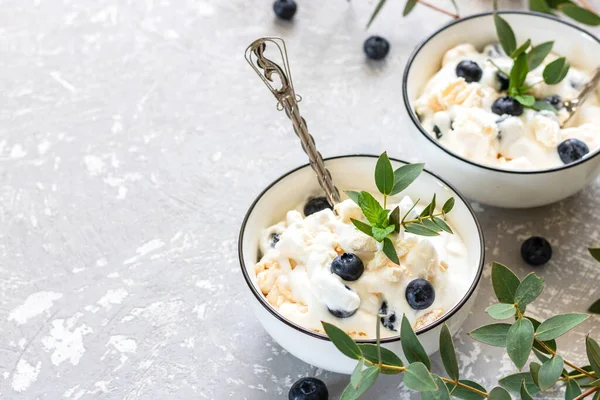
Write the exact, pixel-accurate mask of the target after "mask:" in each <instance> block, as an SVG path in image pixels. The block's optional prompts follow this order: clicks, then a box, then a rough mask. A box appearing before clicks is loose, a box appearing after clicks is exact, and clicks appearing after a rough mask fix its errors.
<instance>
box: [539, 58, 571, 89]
mask: <svg viewBox="0 0 600 400" xmlns="http://www.w3.org/2000/svg"><path fill="white" fill-rule="evenodd" d="M569 67H570V64H569V63H568V62H567V59H566V58H565V57H560V58H557V59H556V60H554V61H552V62H551V63H550V64H548V65H546V68H544V72H543V73H542V77H543V78H544V82H546V83H547V84H548V85H556V84H557V83H559V82H560V81H562V80H563V79H564V78H565V76H566V75H567V72H569Z"/></svg>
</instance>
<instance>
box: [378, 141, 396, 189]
mask: <svg viewBox="0 0 600 400" xmlns="http://www.w3.org/2000/svg"><path fill="white" fill-rule="evenodd" d="M375 185H377V189H379V192H380V193H381V194H383V195H385V196H387V195H389V194H390V193H392V189H393V188H394V169H393V168H392V163H391V162H390V159H389V158H388V155H387V153H386V152H383V153H382V154H381V155H380V156H379V159H378V160H377V164H376V165H375Z"/></svg>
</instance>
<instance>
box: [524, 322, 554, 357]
mask: <svg viewBox="0 0 600 400" xmlns="http://www.w3.org/2000/svg"><path fill="white" fill-rule="evenodd" d="M525 318H527V319H528V320H530V321H531V323H532V324H533V329H536V330H537V328H538V327H539V326H540V325H541V322H540V321H538V320H537V319H535V318H532V317H529V316H526V317H525ZM543 343H544V345H546V346H547V347H549V348H550V350H552V351H556V340H554V339H552V340H544V341H543ZM533 349H534V351H535V350H538V351H540V352H542V353H544V354H551V352H550V351H548V349H546V348H544V346H542V345H541V344H540V343H538V342H537V341H535V342H534V343H533ZM538 358H539V357H538ZM540 360H541V361H542V362H544V361H546V359H544V360H542V359H540Z"/></svg>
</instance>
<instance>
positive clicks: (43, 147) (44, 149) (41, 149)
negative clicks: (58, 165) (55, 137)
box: [37, 140, 50, 156]
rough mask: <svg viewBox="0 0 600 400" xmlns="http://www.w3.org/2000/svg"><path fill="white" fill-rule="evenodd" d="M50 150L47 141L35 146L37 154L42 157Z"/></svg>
mask: <svg viewBox="0 0 600 400" xmlns="http://www.w3.org/2000/svg"><path fill="white" fill-rule="evenodd" d="M48 149H50V142H49V141H48V140H43V141H41V142H40V143H38V145H37V150H38V154H39V155H40V156H43V155H44V154H46V152H47V151H48Z"/></svg>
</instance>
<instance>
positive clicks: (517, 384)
mask: <svg viewBox="0 0 600 400" xmlns="http://www.w3.org/2000/svg"><path fill="white" fill-rule="evenodd" d="M521 382H525V386H526V387H527V391H528V392H529V393H530V394H536V393H539V392H540V388H539V387H537V386H536V384H535V383H533V380H532V379H531V374H530V373H529V372H519V373H518V374H512V375H508V376H505V377H504V378H502V379H500V380H499V381H498V383H499V384H500V385H502V386H503V387H504V388H506V389H508V390H510V391H511V392H516V393H519V391H520V389H521Z"/></svg>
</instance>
